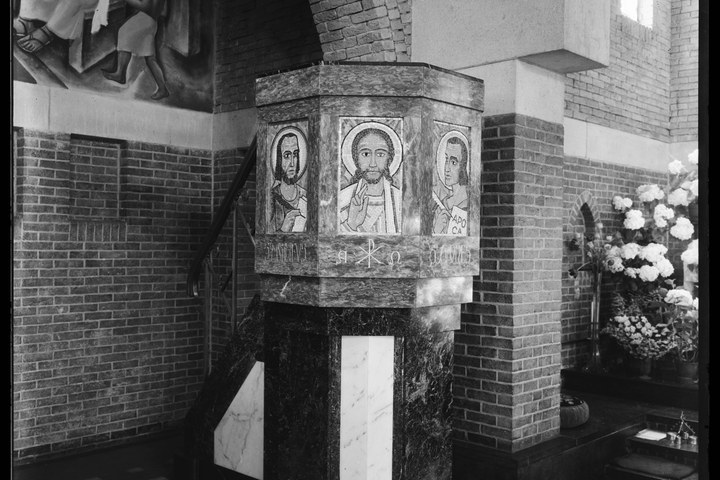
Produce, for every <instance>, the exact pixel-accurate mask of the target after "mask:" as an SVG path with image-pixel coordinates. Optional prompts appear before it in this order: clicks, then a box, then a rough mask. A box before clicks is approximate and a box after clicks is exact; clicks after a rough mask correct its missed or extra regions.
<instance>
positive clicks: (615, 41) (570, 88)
mask: <svg viewBox="0 0 720 480" xmlns="http://www.w3.org/2000/svg"><path fill="white" fill-rule="evenodd" d="M654 3H655V9H654V26H653V28H652V29H651V28H647V27H644V26H643V25H641V24H639V23H637V22H634V21H633V20H631V19H629V18H627V17H625V16H623V15H621V14H620V1H619V0H613V2H612V12H611V20H610V21H611V23H610V66H608V67H607V68H601V69H597V70H589V71H586V72H580V73H572V74H568V76H567V80H566V83H565V85H566V96H565V116H567V117H570V118H574V119H577V120H583V121H588V122H591V123H596V124H600V125H604V126H607V127H611V128H615V129H619V130H623V131H626V132H631V133H636V134H639V135H643V136H646V137H651V138H655V139H658V140H662V141H669V140H670V138H669V129H668V128H669V125H668V119H669V115H670V48H671V42H670V23H671V22H670V13H671V10H670V3H671V0H655V2H654ZM683 28H684V27H683Z"/></svg>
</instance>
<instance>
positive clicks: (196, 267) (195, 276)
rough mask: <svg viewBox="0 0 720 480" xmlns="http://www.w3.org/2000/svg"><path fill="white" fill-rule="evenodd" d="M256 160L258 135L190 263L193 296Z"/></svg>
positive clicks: (189, 273)
mask: <svg viewBox="0 0 720 480" xmlns="http://www.w3.org/2000/svg"><path fill="white" fill-rule="evenodd" d="M256 162H257V135H256V136H255V137H254V138H253V141H252V143H251V144H250V147H248V153H247V156H246V158H245V162H243V164H242V165H241V166H240V168H239V169H238V172H237V174H236V175H235V178H234V179H233V181H232V184H231V185H230V188H229V189H228V191H227V193H226V194H225V198H223V201H222V203H221V204H220V208H219V209H218V211H217V214H216V215H215V218H214V219H213V222H212V225H210V230H209V231H208V233H207V235H206V236H205V240H204V241H203V243H202V245H201V246H200V248H199V249H198V251H197V252H196V253H195V257H194V259H193V261H192V263H191V264H190V271H189V272H188V277H187V293H188V295H190V296H191V297H197V296H198V295H199V287H198V284H199V282H200V274H201V272H202V270H203V262H204V261H205V259H206V258H207V257H208V256H209V255H210V252H211V251H212V249H213V246H214V245H215V242H216V241H217V238H218V237H219V236H220V233H221V232H222V229H223V227H224V226H225V222H226V221H227V218H228V216H230V213H232V211H233V206H234V203H235V202H236V200H237V198H238V196H239V195H240V193H241V192H242V189H243V187H244V186H245V183H246V182H247V179H248V177H249V176H250V172H252V169H253V168H255V163H256Z"/></svg>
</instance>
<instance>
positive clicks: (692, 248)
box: [680, 239, 699, 265]
mask: <svg viewBox="0 0 720 480" xmlns="http://www.w3.org/2000/svg"><path fill="white" fill-rule="evenodd" d="M698 255H699V252H698V241H697V239H695V240H693V241H692V242H690V244H689V245H688V247H687V249H686V250H685V251H684V252H683V253H682V255H680V259H681V260H682V261H683V263H686V264H687V265H695V264H697V263H698V258H699V257H698Z"/></svg>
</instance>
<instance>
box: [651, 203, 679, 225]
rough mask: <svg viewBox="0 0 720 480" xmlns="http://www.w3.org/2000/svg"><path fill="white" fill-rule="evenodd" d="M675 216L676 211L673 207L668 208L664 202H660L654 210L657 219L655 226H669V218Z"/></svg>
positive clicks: (654, 218)
mask: <svg viewBox="0 0 720 480" xmlns="http://www.w3.org/2000/svg"><path fill="white" fill-rule="evenodd" d="M674 216H675V211H674V210H673V209H672V208H668V207H666V206H665V204H663V203H659V204H657V205H656V206H655V210H654V212H653V220H655V226H656V227H658V228H664V227H667V224H668V222H667V221H668V220H669V219H671V218H673V217H674Z"/></svg>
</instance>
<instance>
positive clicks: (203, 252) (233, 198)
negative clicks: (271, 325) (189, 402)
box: [187, 136, 257, 376]
mask: <svg viewBox="0 0 720 480" xmlns="http://www.w3.org/2000/svg"><path fill="white" fill-rule="evenodd" d="M256 162H257V136H255V137H254V138H253V141H252V143H251V144H250V147H248V151H247V154H246V157H245V159H244V162H243V163H242V165H241V166H240V168H239V169H238V171H237V173H236V174H235V177H234V178H233V181H232V183H231V185H230V187H229V188H228V190H227V193H226V194H225V197H224V198H223V200H222V202H221V204H220V206H219V208H218V210H217V211H216V212H215V214H214V216H213V221H212V224H211V225H210V229H209V230H208V233H207V235H206V237H205V239H204V241H203V243H202V244H201V246H200V248H198V250H197V252H196V254H195V257H194V259H193V261H192V263H191V265H190V270H189V273H188V276H187V293H188V295H189V296H191V297H199V296H200V278H201V275H202V274H203V273H204V276H203V278H204V284H203V289H202V290H203V299H204V301H203V307H204V313H203V317H204V321H205V328H204V345H203V354H204V371H205V375H206V376H207V375H209V374H210V372H211V371H212V362H213V325H212V319H213V311H214V302H215V300H216V299H217V298H219V299H220V300H221V301H222V303H223V304H224V306H225V307H226V310H227V314H228V315H229V318H230V336H232V335H233V334H234V333H235V331H236V329H237V322H238V313H237V304H238V274H237V272H238V245H237V240H238V234H239V228H240V226H241V223H242V226H243V227H244V229H245V230H246V231H247V233H248V235H249V237H250V241H251V242H252V243H253V245H254V244H255V240H254V238H253V227H252V226H251V225H250V224H249V223H248V221H247V220H246V219H245V217H244V216H243V213H242V210H241V208H240V207H241V204H242V203H243V201H244V200H245V197H246V195H245V194H246V190H245V186H246V183H247V181H248V178H249V177H250V174H251V173H252V171H253V169H254V168H255V164H256ZM228 220H230V221H231V230H232V233H231V251H230V258H229V264H230V268H229V273H227V274H224V275H223V274H220V273H219V272H218V271H217V270H216V267H217V265H218V263H219V261H220V260H221V259H220V258H219V247H218V245H217V242H218V238H219V237H220V234H221V233H222V231H223V229H224V228H225V226H226V223H227V222H228Z"/></svg>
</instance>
